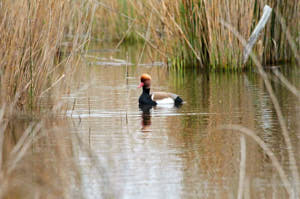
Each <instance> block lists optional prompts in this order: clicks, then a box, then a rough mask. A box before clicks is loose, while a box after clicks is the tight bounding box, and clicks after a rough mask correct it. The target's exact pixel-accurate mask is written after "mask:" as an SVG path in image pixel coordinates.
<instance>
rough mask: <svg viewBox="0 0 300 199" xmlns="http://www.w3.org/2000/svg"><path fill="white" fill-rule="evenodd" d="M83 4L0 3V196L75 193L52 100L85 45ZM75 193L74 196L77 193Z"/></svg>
mask: <svg viewBox="0 0 300 199" xmlns="http://www.w3.org/2000/svg"><path fill="white" fill-rule="evenodd" d="M94 10H95V5H94V4H91V1H85V0H83V1H76V2H75V1H68V0H18V1H10V0H4V1H1V3H0V181H1V185H0V198H74V197H75V198H76V197H81V196H80V194H81V193H80V191H79V189H77V190H78V191H79V192H77V191H76V188H78V187H79V186H80V176H79V173H78V168H77V166H76V163H75V161H74V160H75V155H74V150H73V142H72V136H71V134H70V133H69V131H68V128H67V123H66V121H65V120H64V119H57V117H53V115H57V114H61V113H62V111H63V110H64V109H65V108H64V106H62V105H63V104H62V102H61V101H60V100H59V99H60V95H62V94H64V93H66V92H68V87H69V85H70V84H71V80H72V76H73V73H74V71H75V70H77V69H76V68H77V66H78V65H79V63H80V54H81V53H83V52H84V51H85V46H86V44H87V43H88V42H89V38H90V30H91V28H90V27H91V22H92V20H91V19H92V18H93V11H94ZM78 194H79V195H78Z"/></svg>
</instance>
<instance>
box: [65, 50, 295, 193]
mask: <svg viewBox="0 0 300 199" xmlns="http://www.w3.org/2000/svg"><path fill="white" fill-rule="evenodd" d="M109 53H111V54H110V55H109V56H115V58H123V59H124V60H126V56H123V57H122V56H121V57H120V56H119V57H118V53H116V52H109ZM120 54H121V53H120ZM93 55H94V56H106V57H109V56H108V55H107V54H105V53H103V52H100V53H99V52H98V53H97V52H94V54H93ZM127 57H129V59H133V58H132V57H133V55H129V56H127ZM127 59H128V58H127ZM111 60H112V59H110V61H111ZM136 60H137V59H133V60H129V62H130V63H132V64H126V63H125V64H107V60H105V64H101V63H97V62H99V60H92V61H91V60H89V61H91V64H90V65H89V66H88V68H87V69H86V72H84V73H82V74H81V75H80V76H79V78H78V82H79V83H78V84H77V86H74V88H73V92H72V93H71V97H68V98H67V99H68V100H69V102H70V103H69V104H70V106H69V107H70V109H69V111H68V116H69V118H70V122H71V123H72V124H74V132H76V133H78V134H80V137H81V139H82V140H83V142H84V143H85V144H86V145H88V146H89V148H90V149H92V151H93V152H94V155H95V157H94V158H95V159H97V161H99V164H101V166H102V168H103V172H105V176H106V177H105V178H106V180H107V181H105V183H106V185H105V190H102V192H105V193H106V194H110V195H113V196H114V197H116V198H130V199H133V198H236V196H237V192H238V182H239V170H240V169H239V167H240V151H241V146H240V138H241V134H240V133H238V132H233V131H221V130H217V128H218V127H219V126H220V125H223V124H239V125H243V126H245V127H248V128H249V129H251V130H253V131H255V132H256V134H257V135H259V136H260V137H261V138H262V139H263V140H264V141H265V142H266V144H267V146H268V147H270V148H271V149H272V151H273V152H275V154H276V157H277V158H278V159H279V161H280V163H281V164H282V166H283V167H284V168H285V171H286V172H287V173H288V174H289V173H290V172H289V164H290V163H289V160H288V158H287V153H286V145H285V142H284V139H283V136H282V134H281V130H280V126H279V124H278V120H277V117H276V113H275V110H274V108H273V106H272V103H271V101H270V98H269V96H268V93H267V91H266V89H265V87H264V83H263V80H262V79H261V78H260V77H259V75H257V74H255V73H233V74H229V73H214V74H210V77H209V78H208V77H207V76H206V75H205V74H203V73H200V72H197V71H195V70H185V71H181V72H180V73H176V72H174V71H172V70H169V69H168V68H167V67H166V66H162V65H160V64H153V65H149V64H142V65H139V66H137V65H136ZM100 61H101V60H100ZM113 61H115V60H113ZM142 61H143V63H151V61H148V62H147V60H146V61H145V60H144V59H143V60H142ZM144 72H147V73H149V74H151V76H152V78H153V88H152V90H153V91H169V92H174V93H177V94H178V95H180V96H181V97H182V98H183V99H184V100H185V101H186V104H184V105H183V106H182V107H180V108H176V107H172V106H171V107H170V106H167V107H156V108H153V109H151V110H150V112H149V113H147V112H144V113H143V112H142V111H141V110H139V108H138V97H139V95H140V94H141V90H140V89H138V88H137V86H138V84H139V76H140V75H141V74H142V73H144ZM283 72H284V74H285V75H286V76H287V77H288V79H289V80H290V81H291V82H292V83H293V84H294V85H296V86H298V88H299V85H300V84H299V83H300V78H299V77H300V72H299V70H296V69H293V70H289V71H286V70H285V71H283ZM78 85H79V86H78ZM273 86H274V91H275V93H276V96H277V98H278V100H279V102H280V105H281V107H282V111H283V114H284V116H285V118H286V122H287V124H288V128H289V133H290V137H291V139H292V142H293V147H294V150H295V151H296V152H298V151H299V143H300V141H299V139H300V131H299V129H300V128H299V125H300V124H299V121H300V114H299V109H300V106H299V101H297V98H296V97H294V96H293V95H292V94H291V93H290V92H288V91H287V90H286V89H285V88H284V87H283V86H282V85H281V84H279V83H278V82H273ZM74 99H76V100H75V101H74ZM72 109H74V110H72ZM246 151H247V152H246V178H245V186H244V189H245V198H247V197H248V198H286V197H287V194H286V191H285V190H284V187H283V185H282V182H281V181H280V178H279V176H278V173H277V171H276V170H275V169H274V168H273V166H272V163H271V160H270V159H269V157H268V156H267V155H266V154H265V153H264V152H263V150H262V149H261V148H260V147H259V146H258V145H257V144H256V143H255V142H254V141H253V140H251V138H249V137H246ZM83 156H84V155H83ZM82 158H83V160H84V157H82ZM296 159H297V161H298V163H299V156H298V153H296ZM83 162H84V161H83ZM298 165H299V164H298ZM92 166H93V165H89V167H88V168H91V167H92ZM94 178H96V175H94V174H93V172H88V170H87V172H86V173H85V174H84V183H85V184H86V187H87V193H88V194H89V195H90V196H91V197H90V198H97V195H96V193H97V192H99V189H103V185H99V184H97V179H94Z"/></svg>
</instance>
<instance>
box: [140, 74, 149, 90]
mask: <svg viewBox="0 0 300 199" xmlns="http://www.w3.org/2000/svg"><path fill="white" fill-rule="evenodd" d="M150 84H151V76H150V75H149V74H147V73H144V74H142V76H141V83H140V85H139V88H141V87H143V86H147V87H150Z"/></svg>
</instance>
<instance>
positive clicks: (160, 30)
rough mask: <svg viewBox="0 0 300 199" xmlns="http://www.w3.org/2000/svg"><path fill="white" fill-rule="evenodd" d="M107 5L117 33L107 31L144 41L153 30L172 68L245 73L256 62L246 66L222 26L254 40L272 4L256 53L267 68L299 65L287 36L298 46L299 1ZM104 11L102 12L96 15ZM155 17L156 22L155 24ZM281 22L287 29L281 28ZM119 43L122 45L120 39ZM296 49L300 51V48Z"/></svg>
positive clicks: (154, 43)
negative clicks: (258, 26) (240, 71)
mask: <svg viewBox="0 0 300 199" xmlns="http://www.w3.org/2000/svg"><path fill="white" fill-rule="evenodd" d="M104 2H105V5H107V6H109V7H110V8H111V9H113V10H114V12H113V15H114V16H113V17H111V18H109V20H110V21H109V22H110V24H109V27H112V26H115V28H113V27H112V28H111V29H109V30H108V31H109V32H110V33H112V34H113V35H115V34H116V33H115V32H119V33H120V32H121V33H122V34H125V35H129V33H130V34H135V33H137V35H144V36H145V35H146V32H147V31H146V30H147V26H148V25H150V30H151V34H150V39H149V40H150V41H151V47H152V48H155V47H158V48H159V50H160V51H163V52H164V54H166V55H167V56H168V58H169V59H170V60H171V61H170V62H169V63H170V64H171V65H174V63H176V65H184V66H185V67H200V68H205V69H209V70H217V69H222V70H240V69H243V68H247V67H248V68H250V67H251V66H252V65H253V63H252V61H248V62H247V64H246V65H244V64H243V63H242V56H243V45H241V43H240V42H239V41H238V40H237V39H236V38H235V37H234V35H232V33H230V32H229V31H227V30H226V29H224V27H223V26H222V25H221V23H220V22H221V20H224V21H226V22H228V23H230V24H231V25H232V26H233V27H235V28H236V29H237V30H238V31H239V32H240V33H241V34H242V36H243V37H244V38H249V36H250V33H251V31H252V30H253V29H254V27H255V25H256V24H257V22H258V20H259V18H260V17H261V14H262V9H263V7H264V5H266V4H268V5H270V6H271V7H272V8H273V13H272V16H271V18H270V20H269V22H268V24H267V27H266V28H265V29H264V31H263V33H262V35H261V36H260V38H259V41H258V42H257V44H256V47H255V48H254V52H255V53H256V54H257V56H258V57H259V59H260V60H261V61H262V63H263V64H264V65H266V64H276V63H282V62H293V61H294V60H295V59H294V55H293V53H292V49H291V46H290V44H289V42H288V41H287V34H285V33H286V32H289V33H290V35H291V37H292V38H293V40H294V41H296V39H297V38H299V32H300V31H299V22H298V20H292V19H298V18H299V17H300V14H299V13H300V12H299V1H297V0H292V1H289V2H286V1H274V0H269V1H258V0H251V1H245V0H235V1H228V0H226V1H220V0H213V1H207V0H186V1H182V0H176V1H171V0H166V1H155V0H152V1H135V0H133V1H104ZM102 9H103V6H102V7H101V6H100V7H99V8H98V9H97V10H102ZM106 10H107V9H106ZM96 12H97V11H96ZM98 12H100V11H98ZM111 15H112V14H111ZM150 16H153V18H154V19H153V20H152V22H151V21H150V18H151V17H150ZM281 19H282V20H283V21H285V23H286V26H282V23H281ZM115 38H119V39H120V36H117V37H115ZM296 46H297V47H296V48H297V49H299V42H298V43H297V44H296ZM166 61H168V60H166ZM178 61H179V63H178Z"/></svg>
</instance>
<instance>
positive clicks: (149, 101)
mask: <svg viewBox="0 0 300 199" xmlns="http://www.w3.org/2000/svg"><path fill="white" fill-rule="evenodd" d="M141 87H143V93H142V94H141V96H140V98H139V105H140V106H144V105H148V106H156V105H160V104H166V103H169V104H170V103H173V104H174V105H176V106H179V105H181V104H182V103H183V100H182V99H181V98H180V97H179V96H178V95H176V94H173V93H167V92H154V93H151V94H150V87H151V76H150V75H148V74H143V75H142V76H141V84H140V86H139V88H141Z"/></svg>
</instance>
